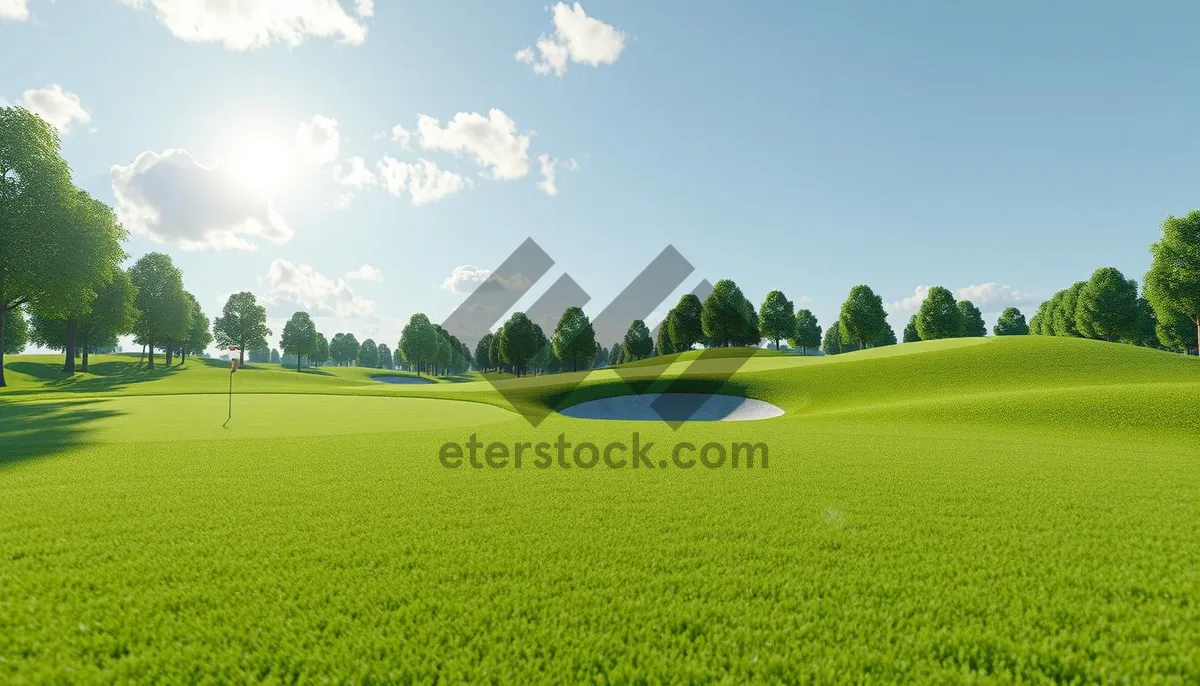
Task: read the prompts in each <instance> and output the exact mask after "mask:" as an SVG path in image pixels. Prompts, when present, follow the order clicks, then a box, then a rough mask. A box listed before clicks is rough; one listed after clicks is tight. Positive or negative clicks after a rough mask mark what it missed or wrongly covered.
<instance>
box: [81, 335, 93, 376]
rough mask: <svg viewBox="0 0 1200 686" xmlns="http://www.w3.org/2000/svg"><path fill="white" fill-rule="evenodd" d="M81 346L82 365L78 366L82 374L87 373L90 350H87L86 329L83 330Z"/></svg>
mask: <svg viewBox="0 0 1200 686" xmlns="http://www.w3.org/2000/svg"><path fill="white" fill-rule="evenodd" d="M82 348H83V366H81V367H80V368H79V371H81V372H83V373H84V374H87V373H88V354H89V353H90V352H91V351H89V350H88V332H87V331H84V332H83V346H82Z"/></svg>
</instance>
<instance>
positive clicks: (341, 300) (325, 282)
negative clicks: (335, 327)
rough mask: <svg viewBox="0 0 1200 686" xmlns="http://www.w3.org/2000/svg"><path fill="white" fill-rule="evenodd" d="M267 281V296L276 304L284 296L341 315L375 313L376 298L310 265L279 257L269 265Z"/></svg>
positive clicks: (297, 302) (305, 305)
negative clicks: (359, 292)
mask: <svg viewBox="0 0 1200 686" xmlns="http://www.w3.org/2000/svg"><path fill="white" fill-rule="evenodd" d="M267 283H268V284H269V287H270V291H269V293H268V295H267V298H266V299H267V301H268V302H270V303H273V304H276V305H278V304H280V303H279V301H280V300H281V299H283V300H287V301H291V302H294V303H296V304H298V305H301V306H303V307H305V308H308V309H310V310H314V311H317V312H327V313H332V314H334V315H336V316H338V317H366V316H370V315H371V314H373V313H374V312H375V303H374V301H371V300H367V299H366V298H363V297H361V296H359V295H356V294H355V293H354V290H353V289H352V288H350V286H349V285H348V284H347V283H346V282H345V281H344V280H342V279H336V280H335V279H331V278H329V277H327V276H324V275H322V274H319V273H318V272H317V271H316V270H314V269H313V268H312V267H309V266H308V265H295V264H292V263H291V262H288V261H287V260H275V261H274V262H272V263H271V266H270V267H268V268H267Z"/></svg>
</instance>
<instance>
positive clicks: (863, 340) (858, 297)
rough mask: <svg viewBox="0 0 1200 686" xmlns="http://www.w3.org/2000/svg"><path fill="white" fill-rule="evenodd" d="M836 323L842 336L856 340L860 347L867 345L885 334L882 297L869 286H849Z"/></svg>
mask: <svg viewBox="0 0 1200 686" xmlns="http://www.w3.org/2000/svg"><path fill="white" fill-rule="evenodd" d="M838 323H839V324H840V325H841V328H842V331H841V335H842V337H843V338H848V339H849V340H851V341H856V342H857V343H858V347H859V348H860V349H861V348H865V347H867V345H868V344H869V343H870V342H871V341H874V340H877V339H880V338H881V337H883V336H884V335H885V329H886V328H887V312H885V311H884V309H883V298H880V297H879V296H878V295H876V294H875V291H872V290H871V288H870V287H869V286H862V285H860V286H855V287H854V288H851V289H850V295H849V296H848V297H847V298H846V302H844V303H842V309H841V313H840V315H839V317H838Z"/></svg>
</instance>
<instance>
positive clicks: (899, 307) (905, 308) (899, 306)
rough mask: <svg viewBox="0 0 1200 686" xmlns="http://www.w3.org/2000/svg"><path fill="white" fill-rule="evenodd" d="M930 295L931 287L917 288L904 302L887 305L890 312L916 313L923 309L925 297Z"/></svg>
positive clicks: (898, 301)
mask: <svg viewBox="0 0 1200 686" xmlns="http://www.w3.org/2000/svg"><path fill="white" fill-rule="evenodd" d="M927 295H929V286H917V287H916V288H915V289H913V294H912V295H910V296H908V297H907V298H905V299H903V300H897V301H896V302H893V303H888V304H887V308H886V309H887V311H888V312H916V311H917V310H918V309H920V308H921V303H923V302H925V296H927Z"/></svg>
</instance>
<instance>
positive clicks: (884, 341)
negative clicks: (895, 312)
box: [870, 321, 896, 348]
mask: <svg viewBox="0 0 1200 686" xmlns="http://www.w3.org/2000/svg"><path fill="white" fill-rule="evenodd" d="M870 345H871V347H872V348H882V347H883V346H885V345H896V331H895V329H893V328H892V325H891V324H888V323H887V322H886V321H885V322H884V323H883V331H881V332H880V333H879V335H878V336H876V337H875V339H874V340H872V341H871V342H870Z"/></svg>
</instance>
